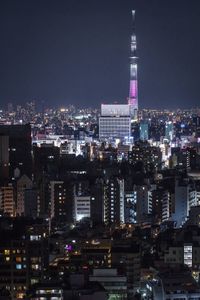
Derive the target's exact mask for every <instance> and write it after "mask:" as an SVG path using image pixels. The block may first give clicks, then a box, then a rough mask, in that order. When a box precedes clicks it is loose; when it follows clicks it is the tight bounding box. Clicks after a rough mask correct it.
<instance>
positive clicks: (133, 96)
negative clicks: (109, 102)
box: [128, 10, 138, 117]
mask: <svg viewBox="0 0 200 300" xmlns="http://www.w3.org/2000/svg"><path fill="white" fill-rule="evenodd" d="M132 20H133V32H132V35H131V57H130V89H129V98H128V104H129V105H130V106H131V111H132V114H133V115H134V117H136V116H137V110H138V80H137V60H138V57H137V54H136V52H137V40H136V34H135V10H132Z"/></svg>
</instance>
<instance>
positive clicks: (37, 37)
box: [0, 0, 200, 109]
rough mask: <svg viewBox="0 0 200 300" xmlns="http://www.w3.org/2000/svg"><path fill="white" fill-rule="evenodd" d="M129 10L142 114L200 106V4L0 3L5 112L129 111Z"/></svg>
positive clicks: (0, 75) (0, 94) (0, 95)
mask: <svg viewBox="0 0 200 300" xmlns="http://www.w3.org/2000/svg"><path fill="white" fill-rule="evenodd" d="M161 2H162V3H161ZM131 10H136V35H137V41H138V53H137V55H138V56H139V63H138V85H139V92H138V93H139V108H146V107H147V108H169V109H170V108H171V109H172V108H178V107H182V108H187V107H192V106H193V107H195V106H198V103H199V98H200V92H199V88H198V69H197V66H198V64H199V62H200V56H199V50H200V41H199V40H198V33H199V31H200V29H199V28H200V26H199V20H198V16H199V12H200V4H198V3H197V1H194V2H193V3H189V1H186V0H183V1H179V0H176V1H173V4H172V5H169V4H166V3H164V2H163V1H158V0H154V1H126V3H124V1H113V0H111V1H109V3H107V2H106V1H101V2H98V1H90V0H87V1H84V4H83V3H81V1H77V2H76V3H72V1H59V2H57V3H55V2H54V1H48V3H47V1H43V2H42V3H41V2H40V1H29V2H26V1H21V0H20V1H18V2H17V4H16V3H15V1H12V0H11V1H6V2H2V3H1V10H0V11H1V12H0V17H1V18H0V19H1V21H0V24H1V30H0V38H1V41H2V47H1V50H0V53H1V55H0V57H1V58H0V64H1V72H0V80H1V91H0V101H1V104H2V105H6V103H8V102H12V103H14V104H22V103H25V102H26V101H30V100H33V99H35V100H36V102H40V101H45V105H46V106H48V105H49V106H55V104H56V105H60V106H62V105H69V104H74V105H76V106H78V107H87V106H93V107H100V104H101V103H113V102H118V103H124V104H125V103H127V98H128V96H129V56H130V36H131V34H132V16H131ZM152 70H153V72H152Z"/></svg>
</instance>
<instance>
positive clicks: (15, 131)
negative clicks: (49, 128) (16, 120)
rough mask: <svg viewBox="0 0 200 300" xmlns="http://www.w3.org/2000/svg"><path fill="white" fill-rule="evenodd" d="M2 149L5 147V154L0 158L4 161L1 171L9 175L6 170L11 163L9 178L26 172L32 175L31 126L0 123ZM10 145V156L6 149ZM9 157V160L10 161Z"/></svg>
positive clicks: (0, 144) (0, 147)
mask: <svg viewBox="0 0 200 300" xmlns="http://www.w3.org/2000/svg"><path fill="white" fill-rule="evenodd" d="M0 137H1V139H0V149H3V153H4V154H3V156H2V157H1V155H0V159H1V161H2V162H4V168H3V170H2V171H1V173H2V172H3V174H5V176H7V171H6V170H5V168H6V165H7V163H9V178H10V179H12V178H14V177H15V178H16V177H20V176H22V175H24V174H26V175H27V176H28V177H29V178H31V177H32V156H31V126H30V124H26V125H0ZM8 147H9V150H8V152H9V154H8V155H9V157H7V155H6V154H5V151H6V150H5V149H7V148H8ZM8 159H9V162H8Z"/></svg>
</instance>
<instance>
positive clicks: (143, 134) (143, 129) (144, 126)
mask: <svg viewBox="0 0 200 300" xmlns="http://www.w3.org/2000/svg"><path fill="white" fill-rule="evenodd" d="M148 139H149V124H148V123H146V122H141V123H140V140H142V141H147V140H148Z"/></svg>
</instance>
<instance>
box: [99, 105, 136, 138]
mask: <svg viewBox="0 0 200 300" xmlns="http://www.w3.org/2000/svg"><path fill="white" fill-rule="evenodd" d="M130 137H131V113H130V107H129V105H127V104H108V105H104V104H102V105H101V117H100V118H99V139H100V140H109V141H112V140H116V139H119V140H120V141H129V140H130Z"/></svg>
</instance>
